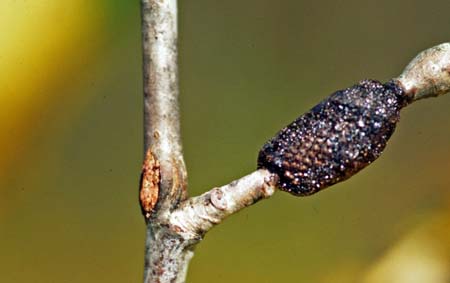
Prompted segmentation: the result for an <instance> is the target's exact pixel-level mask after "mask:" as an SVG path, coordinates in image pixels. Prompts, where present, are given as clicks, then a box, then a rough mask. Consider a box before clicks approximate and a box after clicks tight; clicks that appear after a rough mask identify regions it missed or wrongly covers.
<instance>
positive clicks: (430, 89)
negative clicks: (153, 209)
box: [396, 42, 450, 100]
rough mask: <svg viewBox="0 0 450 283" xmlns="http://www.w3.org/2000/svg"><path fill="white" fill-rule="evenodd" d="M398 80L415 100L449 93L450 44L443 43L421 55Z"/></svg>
mask: <svg viewBox="0 0 450 283" xmlns="http://www.w3.org/2000/svg"><path fill="white" fill-rule="evenodd" d="M396 80H397V81H398V82H400V84H401V85H402V87H403V89H404V90H405V93H406V95H409V96H411V97H412V98H413V100H419V99H422V98H428V97H436V96H439V95H442V94H445V93H447V92H449V91H450V43H448V42H447V43H442V44H439V45H437V46H434V47H432V48H429V49H427V50H425V51H422V52H421V53H419V55H417V56H416V57H415V58H414V59H413V60H412V61H411V63H409V64H408V66H407V67H406V68H405V70H404V71H403V73H402V74H401V75H400V76H399V77H398V78H397V79H396Z"/></svg>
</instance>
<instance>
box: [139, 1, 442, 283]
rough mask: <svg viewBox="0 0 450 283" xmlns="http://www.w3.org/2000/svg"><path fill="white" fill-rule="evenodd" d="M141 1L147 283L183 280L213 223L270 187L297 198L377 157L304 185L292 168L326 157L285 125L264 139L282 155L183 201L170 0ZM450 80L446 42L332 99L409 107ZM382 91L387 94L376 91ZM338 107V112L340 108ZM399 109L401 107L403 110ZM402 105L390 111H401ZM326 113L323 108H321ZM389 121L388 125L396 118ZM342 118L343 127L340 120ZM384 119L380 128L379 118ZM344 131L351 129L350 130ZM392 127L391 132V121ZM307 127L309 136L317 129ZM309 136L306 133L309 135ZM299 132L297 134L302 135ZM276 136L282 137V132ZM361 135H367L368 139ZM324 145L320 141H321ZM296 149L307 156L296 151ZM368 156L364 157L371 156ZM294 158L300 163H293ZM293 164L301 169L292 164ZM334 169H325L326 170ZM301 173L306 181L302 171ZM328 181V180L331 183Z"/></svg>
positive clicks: (174, 22) (173, 5)
mask: <svg viewBox="0 0 450 283" xmlns="http://www.w3.org/2000/svg"><path fill="white" fill-rule="evenodd" d="M141 4H142V35H143V42H142V44H143V60H144V64H143V73H144V118H145V119H144V133H145V141H144V144H145V152H146V154H145V160H144V166H143V171H142V176H141V190H140V200H141V207H142V210H143V213H144V216H145V218H146V221H147V240H146V246H145V266H144V282H145V283H157V282H158V283H163V282H175V283H180V282H185V278H186V273H187V267H188V264H189V261H190V259H191V258H192V256H193V249H194V247H195V245H196V244H197V243H198V242H199V241H200V240H201V239H202V237H203V236H204V235H205V233H206V232H207V231H208V230H209V229H211V228H212V227H213V226H214V225H217V224H219V223H220V222H222V221H223V220H224V219H225V218H226V217H227V216H229V215H231V214H233V213H236V212H238V211H239V210H241V209H243V208H245V207H248V206H250V205H252V204H254V203H255V202H257V201H259V200H261V199H264V198H268V197H270V196H271V195H273V194H274V192H275V187H280V188H281V189H283V190H286V191H288V192H291V193H293V194H296V195H307V194H311V193H314V192H316V191H319V190H320V189H322V188H324V187H326V186H328V185H331V184H332V183H333V182H334V183H335V182H338V181H342V180H344V179H346V178H349V177H351V175H352V174H354V173H356V172H357V171H358V170H359V169H361V168H363V167H364V166H366V165H367V164H370V163H371V162H372V161H373V160H374V159H376V158H377V157H378V153H381V151H380V152H378V153H377V154H376V155H374V156H369V158H368V159H366V160H364V162H365V163H359V164H357V166H359V167H354V168H350V167H347V168H346V167H345V166H344V167H339V168H340V169H341V170H344V172H343V173H342V175H339V176H337V175H336V176H332V178H331V177H330V176H328V175H326V176H323V177H324V178H323V179H322V180H312V181H311V182H310V184H308V186H306V185H305V184H302V182H301V179H300V178H297V177H296V176H295V174H297V173H298V172H294V171H292V172H291V171H289V170H290V169H291V168H293V169H295V170H297V169H296V168H298V170H304V169H302V168H306V169H305V170H309V169H311V168H312V167H311V168H308V167H305V166H307V165H308V166H316V167H315V168H313V169H314V170H316V171H314V173H316V172H319V173H323V172H322V171H321V169H323V164H324V162H325V163H327V162H329V161H330V160H326V159H320V158H323V157H320V156H321V155H323V154H326V152H325V151H323V149H321V148H320V147H317V144H314V145H313V144H312V143H310V141H314V142H315V141H319V139H320V138H318V137H316V136H309V137H308V136H306V137H308V138H309V139H310V140H304V139H305V135H303V136H302V135H301V134H298V133H294V134H295V135H292V134H293V133H292V132H289V131H290V130H291V129H295V130H299V129H298V128H299V125H298V124H295V122H294V123H293V124H291V125H289V126H288V127H287V128H285V130H286V131H287V133H289V134H290V135H286V136H283V138H287V140H284V141H283V143H284V144H283V145H280V143H278V144H277V142H278V141H277V140H276V139H277V138H279V137H275V138H274V139H272V140H270V141H269V144H270V146H274V147H273V148H276V147H277V146H278V147H279V149H278V150H280V152H269V153H270V154H272V153H273V155H270V154H269V155H267V156H264V157H267V158H266V159H264V160H262V159H261V160H259V162H258V163H259V164H258V167H260V168H262V169H259V170H257V171H255V172H253V173H251V174H249V175H247V176H245V177H243V178H241V179H239V180H236V181H234V182H231V183H230V184H228V185H225V186H222V187H219V188H213V189H212V190H210V191H208V192H206V193H204V194H203V195H201V196H198V197H193V198H190V199H187V200H186V198H187V193H186V186H187V181H186V179H187V177H186V176H187V174H186V169H185V165H184V160H183V155H182V148H181V139H180V134H179V131H180V130H179V128H180V127H179V111H178V102H177V101H178V79H177V14H176V13H177V8H176V0H141ZM449 77H450V44H449V43H445V44H442V45H439V46H436V47H433V48H431V49H429V50H427V51H424V52H422V53H421V54H419V56H418V57H416V59H414V60H413V61H412V62H411V63H410V64H409V65H408V67H407V68H406V69H405V71H404V72H403V74H402V75H401V76H399V77H398V78H396V79H394V81H395V82H397V84H398V85H397V84H394V85H390V84H387V85H381V84H380V83H379V82H375V81H364V82H362V84H360V85H358V86H355V87H356V90H355V89H352V88H350V89H347V90H345V91H347V93H346V92H345V91H343V92H341V93H338V94H337V96H336V97H338V98H339V99H341V98H343V96H344V98H345V95H347V94H348V93H351V94H352V95H358V93H362V94H363V95H368V92H367V89H369V90H370V95H371V96H370V99H372V100H375V101H372V102H370V103H373V104H371V105H376V106H380V103H381V102H383V103H384V101H380V100H377V99H378V98H377V97H378V96H376V95H375V96H374V95H373V94H374V93H375V92H379V93H381V94H383V95H382V96H384V97H385V98H386V95H389V97H393V98H394V99H399V100H398V101H399V102H401V103H403V102H405V101H407V102H408V103H409V102H411V101H414V100H418V99H421V98H425V97H431V96H437V95H440V94H443V93H445V92H448V91H449V90H450V78H449ZM358 87H359V88H358ZM352 91H353V92H352ZM384 91H386V92H387V94H386V93H382V92H384ZM342 94H343V96H342ZM336 97H335V98H336ZM357 98H358V97H357ZM358 99H359V100H358V101H356V102H358V103H359V102H361V100H360V98H358ZM386 99H387V98H386ZM403 100H404V101H403ZM325 102H327V100H325ZM334 102H339V103H341V102H342V101H337V100H335V101H334ZM363 102H364V101H363ZM405 103H406V102H405ZM325 104H326V103H325ZM325 104H323V103H322V104H321V105H319V106H320V107H319V108H315V109H316V110H317V109H319V110H320V109H323V107H325V106H324V105H325ZM360 104H362V105H363V106H361V105H359V104H358V105H357V104H355V102H351V103H350V105H351V107H353V108H354V107H363V110H367V109H368V108H370V107H368V106H367V105H365V106H364V103H360ZM381 104H382V103H381ZM339 106H342V107H344V106H345V105H339ZM369 106H370V105H369ZM400 106H401V107H403V106H404V105H403V104H402V105H400ZM400 106H399V108H398V109H397V108H396V109H394V110H395V111H399V110H400V108H401V107H400ZM321 107H322V108H321ZM345 107H348V106H345ZM381 107H382V106H381ZM383 109H385V108H383ZM386 109H388V108H386ZM325 110H329V109H328V108H326V109H325ZM388 110H389V109H388ZM333 111H334V112H332V113H331V114H330V113H324V114H325V116H326V115H329V116H326V117H325V118H327V119H330V118H333V117H335V118H339V119H340V118H343V117H342V116H339V115H343V114H342V113H340V112H338V110H336V111H335V110H333ZM346 113H349V112H346ZM344 114H345V113H344ZM397 114H398V113H397V112H393V113H392V115H393V116H392V117H393V118H396V115H397ZM345 115H347V114H345ZM352 115H353V114H352ZM316 117H318V116H316ZM385 117H386V116H384V118H385ZM300 118H302V116H301V117H300ZM300 118H299V119H300ZM344 118H345V116H344ZM351 118H355V117H351ZM388 118H390V117H388ZM305 119H306V118H305ZM387 120H388V121H389V122H390V123H392V121H394V120H395V119H394V120H392V119H387ZM296 121H298V120H296ZM330 121H331V120H330ZM342 121H344V122H345V123H347V121H345V119H343V120H342ZM368 121H369V122H373V123H375V122H376V121H372V120H368ZM382 122H383V123H384V121H382ZM377 123H378V122H377ZM356 124H357V125H358V126H359V127H361V128H363V126H364V123H362V121H358V122H357V123H356ZM292 125H294V126H292ZM361 125H362V126H361ZM350 126H352V127H354V126H355V125H350ZM388 126H389V125H388ZM393 127H394V128H395V124H394V125H393ZM333 128H334V130H335V132H332V134H342V133H344V131H340V130H339V131H338V130H337V128H336V127H333ZM366 128H367V127H366ZM369 128H370V127H369ZM300 130H302V129H300ZM305 130H307V131H309V130H314V131H315V130H317V129H305ZM383 130H385V131H388V130H389V131H391V132H389V135H382V136H383V139H384V140H383V143H385V142H386V141H387V138H386V136H390V134H391V133H392V131H393V128H392V127H391V128H389V127H386V128H384V129H383ZM314 131H311V133H315V132H314ZM336 131H338V132H336ZM299 132H300V133H301V132H302V131H299ZM281 133H282V134H283V135H284V132H281ZM387 133H388V132H387ZM325 134H327V133H325ZM369 134H371V135H372V136H373V137H378V136H377V135H376V133H369ZM382 134H383V133H382ZM363 136H364V135H363ZM367 137H368V138H370V137H371V136H370V135H369V136H367ZM368 138H364V140H365V142H367V143H366V144H362V145H358V144H356V146H359V147H361V146H362V147H366V146H368V148H369V149H371V146H372V144H371V143H372V142H374V141H370V140H368ZM322 142H325V140H323V141H322ZM345 142H346V143H347V144H340V141H336V142H335V144H334V145H336V146H337V147H338V148H339V147H340V146H341V145H344V146H348V145H352V144H351V143H352V142H353V143H354V141H350V142H349V141H345ZM342 143H343V142H342ZM383 146H384V145H383ZM273 148H271V150H272V149H273ZM285 149H286V151H285ZM325 149H326V150H327V152H329V153H333V154H334V152H333V149H330V148H325ZM302 150H304V151H305V152H303V153H302ZM306 150H309V151H306ZM330 150H331V151H330ZM381 150H382V149H381ZM319 151H320V152H319ZM366 153H367V154H369V153H370V151H367V152H366ZM337 156H338V155H335V156H333V155H332V156H331V157H333V158H335V157H337ZM284 157H289V158H294V159H292V160H284V159H282V158H284ZM297 157H298V160H297V159H295V158H297ZM326 157H327V156H325V158H326ZM365 157H367V156H365ZM299 160H300V161H301V162H303V163H304V164H298V162H299ZM345 162H347V161H345ZM345 162H344V163H343V164H344V165H345V164H346V163H345ZM265 165H269V166H265ZM321 166H322V167H321ZM266 167H267V168H266ZM286 167H289V170H285V169H286ZM274 168H277V169H282V170H284V172H281V173H283V174H280V172H278V171H276V170H273V169H274ZM349 168H350V169H349ZM356 169H357V170H356ZM333 170H334V169H333ZM333 172H334V171H331V173H333ZM307 173H308V172H307ZM325 173H327V172H325ZM302 174H304V173H302ZM327 174H328V173H327ZM298 176H300V175H298ZM301 176H303V177H305V176H308V178H311V177H310V176H309V175H308V174H305V175H301ZM282 178H284V180H283V181H281V179H282ZM286 180H287V181H286ZM329 180H331V181H332V182H331V183H330V182H329ZM304 185H305V186H304ZM305 188H306V190H305Z"/></svg>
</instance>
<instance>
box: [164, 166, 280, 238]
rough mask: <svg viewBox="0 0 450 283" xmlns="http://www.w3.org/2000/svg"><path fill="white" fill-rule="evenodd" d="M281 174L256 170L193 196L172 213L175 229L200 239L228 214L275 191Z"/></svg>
mask: <svg viewBox="0 0 450 283" xmlns="http://www.w3.org/2000/svg"><path fill="white" fill-rule="evenodd" d="M277 179H278V177H277V176H276V175H275V174H272V173H270V172H269V171H267V170H257V171H255V172H253V173H251V174H249V175H247V176H245V177H242V178H240V179H238V180H235V181H233V182H231V183H230V184H228V185H225V186H222V187H219V188H214V189H212V190H210V191H209V192H206V193H204V194H202V195H200V196H197V197H192V198H190V199H188V200H187V201H185V202H183V203H182V204H181V206H180V207H179V208H178V209H177V210H175V211H174V212H172V213H171V216H170V225H171V226H172V229H173V230H175V231H176V232H177V233H179V234H180V235H181V236H182V237H183V238H185V239H194V240H195V239H197V240H200V239H201V238H202V236H203V235H204V234H205V233H206V232H207V231H208V230H210V229H211V228H212V227H213V226H215V225H216V224H219V223H220V222H222V220H224V219H225V218H226V217H227V216H229V215H231V214H233V213H235V212H237V211H239V210H241V209H243V208H245V207H247V206H250V205H252V204H254V203H255V202H257V201H259V200H261V199H264V198H268V197H270V196H272V195H273V194H274V193H275V185H276V183H277Z"/></svg>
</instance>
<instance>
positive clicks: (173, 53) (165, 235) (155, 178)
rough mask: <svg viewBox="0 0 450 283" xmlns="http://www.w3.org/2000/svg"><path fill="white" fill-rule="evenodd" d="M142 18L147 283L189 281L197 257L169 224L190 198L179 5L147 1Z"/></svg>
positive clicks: (161, 0)
mask: <svg viewBox="0 0 450 283" xmlns="http://www.w3.org/2000/svg"><path fill="white" fill-rule="evenodd" d="M141 13H142V15H141V17H142V46H143V76H144V79H143V83H144V150H145V155H144V156H145V161H144V168H143V172H142V178H141V192H140V199H141V206H142V209H143V211H144V212H145V217H146V220H147V240H146V244H145V266H144V282H146V283H152V282H158V283H161V282H184V280H185V274H186V272H185V270H186V269H187V264H188V262H189V259H190V258H191V256H192V252H191V251H190V249H189V245H190V243H187V242H186V241H185V240H184V239H182V238H181V237H179V236H177V235H176V234H175V233H173V232H172V231H170V229H167V227H166V225H165V224H164V223H166V222H167V221H166V219H167V218H168V216H169V214H170V211H171V210H172V209H174V208H175V207H176V206H177V205H178V203H179V202H180V201H182V200H183V199H185V198H186V178H187V177H186V169H185V165H184V160H183V154H182V147H181V138H180V122H179V111H178V92H179V91H178V77H177V76H178V68H177V2H176V0H141ZM155 205H156V206H155ZM183 270H184V272H183Z"/></svg>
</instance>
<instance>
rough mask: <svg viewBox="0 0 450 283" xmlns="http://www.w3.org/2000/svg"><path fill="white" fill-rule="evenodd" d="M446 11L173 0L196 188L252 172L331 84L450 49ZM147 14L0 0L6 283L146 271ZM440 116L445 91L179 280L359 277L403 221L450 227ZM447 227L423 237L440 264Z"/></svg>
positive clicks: (407, 226)
mask: <svg viewBox="0 0 450 283" xmlns="http://www.w3.org/2000/svg"><path fill="white" fill-rule="evenodd" d="M449 10H450V2H449V1H448V0H434V1H389V0H382V1H320V2H317V3H316V2H313V1H294V0H289V1H288V0H282V1H268V0H258V1H257V0H248V1H238V0H232V1H200V0H191V1H181V2H180V3H179V12H180V15H179V17H180V19H179V25H180V30H179V32H180V42H179V43H180V50H179V53H180V57H179V63H180V86H181V97H180V99H181V112H182V113H181V114H182V115H181V116H182V133H183V143H184V150H185V154H186V163H187V166H188V171H189V184H190V188H189V190H190V194H191V195H197V194H200V193H202V192H204V191H206V190H208V189H210V188H212V187H214V186H218V185H222V184H225V183H228V182H230V181H231V180H233V179H235V178H238V177H240V176H243V175H244V174H246V173H249V172H251V171H252V170H254V169H255V166H256V156H257V152H258V150H259V147H260V146H261V145H262V144H263V143H264V142H265V141H266V140H267V139H268V138H270V137H271V136H272V135H273V134H274V133H275V132H276V131H277V130H278V129H280V128H281V127H283V126H284V125H286V124H287V123H289V122H290V121H292V120H293V119H295V118H296V117H297V116H298V115H300V114H302V113H303V112H305V111H307V110H308V109H309V108H311V107H312V106H314V105H315V104H316V103H317V102H319V101H320V100H322V98H324V97H325V96H327V95H328V94H330V93H332V92H333V91H335V90H338V89H342V88H345V87H348V86H351V85H352V84H354V83H356V82H357V81H359V80H361V79H364V78H373V79H379V80H382V81H386V80H389V79H390V78H392V77H395V76H397V75H398V74H399V72H400V71H401V70H402V69H403V68H404V66H405V65H406V64H407V63H408V62H409V60H410V59H412V57H413V56H415V55H416V54H417V53H418V52H419V51H421V50H423V49H425V48H428V47H431V46H433V45H436V44H438V43H441V42H448V41H449V40H450V18H449V17H448V11H449ZM139 18H140V12H139V3H138V1H119V0H114V1H113V0H110V1H107V0H102V1H87V0H66V1H56V0H40V1H25V0H15V1H13V0H0V149H1V152H0V282H43V283H44V282H45V283H46V282H140V281H141V278H142V267H143V245H144V236H145V233H144V222H143V219H142V216H141V215H140V210H139V206H138V201H137V196H138V195H137V191H138V180H139V173H140V166H141V160H142V79H141V48H140V42H141V41H140V23H139V21H140V19H139ZM449 109H450V95H447V96H444V97H441V98H439V99H429V100H425V101H421V102H418V103H416V104H414V105H412V106H410V107H408V108H407V109H405V110H404V111H403V113H402V120H401V122H400V123H399V126H398V128H397V131H396V133H395V134H394V136H393V138H392V139H391V141H390V142H389V144H388V147H387V149H386V150H385V153H384V154H383V156H382V157H381V158H380V159H379V160H378V161H376V162H375V163H374V164H373V165H371V166H369V167H368V168H367V169H366V170H364V171H363V172H361V173H360V174H358V175H357V176H355V177H354V178H352V179H351V180H349V181H346V182H344V183H341V184H338V185H336V186H334V187H333V188H331V189H329V190H326V191H324V192H321V193H319V194H317V195H314V196H311V197H307V198H295V197H293V196H291V195H289V194H286V193H283V192H280V193H277V195H276V196H275V197H274V198H272V199H270V200H268V201H264V202H261V203H259V204H257V205H255V206H254V207H252V208H250V209H247V210H245V211H243V212H241V213H239V214H238V215H235V216H232V217H231V218H229V219H228V220H227V221H226V222H225V223H223V224H222V225H220V226H219V227H217V228H215V229H214V230H212V231H211V232H210V233H209V234H208V235H207V236H206V239H205V240H204V241H203V242H202V243H201V244H200V245H199V246H198V247H197V249H196V255H195V257H194V259H193V260H192V264H191V268H190V270H189V275H188V281H189V282H215V283H221V282H236V283H237V282H333V283H336V282H345V283H349V282H362V278H366V277H367V276H368V275H367V274H369V273H370V272H371V270H372V269H373V268H374V266H377V265H378V264H380V260H383V258H385V257H386V255H387V254H389V252H390V251H391V249H393V248H395V247H396V246H397V244H398V243H399V242H402V239H404V238H407V237H409V236H408V235H409V234H410V233H411V231H416V229H419V228H417V227H422V225H424V223H435V222H436V223H442V222H439V221H444V223H448V222H449V219H450V217H448V215H450V213H447V212H446V211H448V210H449V209H450V208H449V207H450V202H449V200H450V174H449V172H450V131H449V125H450V112H449ZM438 215H440V216H438ZM442 215H444V216H442ZM436 219H440V220H439V221H437V220H436ZM445 221H446V222H445ZM441 226H442V225H441ZM445 227H449V225H447V226H445V225H444V229H442V230H439V232H438V233H435V234H433V235H434V237H431V238H430V239H428V240H427V241H430V242H437V243H440V245H441V246H443V248H442V249H443V254H444V258H445V256H448V257H447V259H450V243H449V242H448V239H449V238H450V236H448V235H449V234H450V232H449V230H450V229H448V228H447V229H445ZM408 250H409V249H408ZM449 262H450V260H449ZM367 282H369V281H367ZM378 282H380V281H378ZM397 282H398V281H397ZM400 283H401V282H400ZM436 283H438V282H436Z"/></svg>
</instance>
